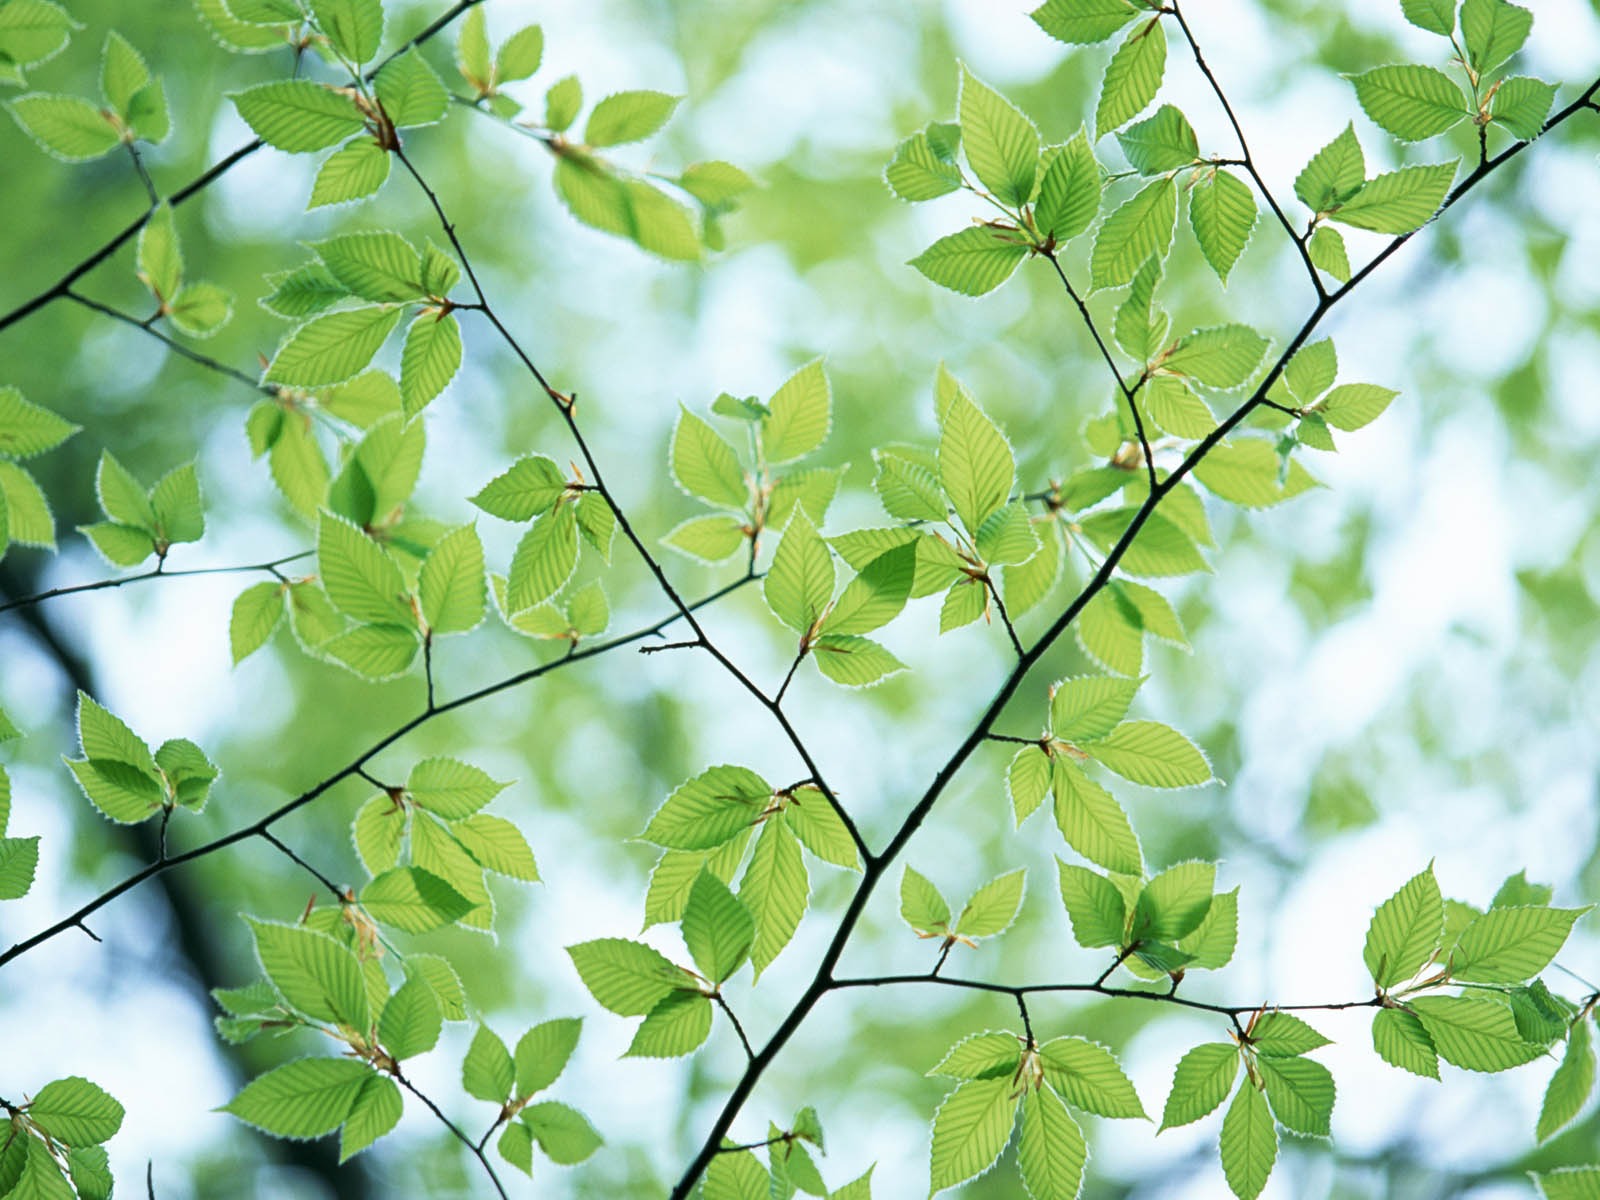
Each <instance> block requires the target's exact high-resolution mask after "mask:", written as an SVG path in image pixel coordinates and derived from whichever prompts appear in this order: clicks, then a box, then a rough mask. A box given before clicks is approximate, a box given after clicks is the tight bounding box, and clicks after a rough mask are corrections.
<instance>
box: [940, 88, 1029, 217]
mask: <svg viewBox="0 0 1600 1200" xmlns="http://www.w3.org/2000/svg"><path fill="white" fill-rule="evenodd" d="M958 107H959V115H960V120H961V136H962V140H963V143H964V145H965V147H966V152H967V161H968V162H969V163H971V164H972V170H973V172H974V173H975V174H976V175H977V176H978V179H979V181H980V182H981V183H982V184H983V185H984V187H986V188H988V189H989V191H990V192H992V193H994V196H995V198H996V199H997V200H999V201H1000V203H1002V204H1009V205H1020V204H1026V203H1027V202H1028V200H1029V199H1031V198H1032V196H1033V184H1034V178H1035V171H1036V170H1037V169H1038V164H1039V131H1038V130H1037V129H1035V128H1034V127H1033V122H1032V121H1030V120H1028V118H1027V117H1026V116H1024V115H1023V114H1022V112H1021V110H1019V109H1018V108H1017V107H1016V106H1015V105H1014V104H1012V103H1011V102H1010V101H1009V100H1007V99H1006V98H1005V97H1004V96H1002V95H1000V93H999V92H996V91H995V90H994V89H993V88H990V87H989V86H988V85H987V84H985V83H984V82H983V81H982V80H980V79H978V78H977V76H975V75H973V73H972V72H971V71H969V70H967V68H966V67H965V66H963V67H962V68H961V95H960V99H959V104H958Z"/></svg>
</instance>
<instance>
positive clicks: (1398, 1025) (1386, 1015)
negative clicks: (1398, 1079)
mask: <svg viewBox="0 0 1600 1200" xmlns="http://www.w3.org/2000/svg"><path fill="white" fill-rule="evenodd" d="M1372 1048H1373V1049H1374V1050H1376V1051H1377V1052H1378V1056H1379V1057H1380V1058H1382V1059H1383V1061H1384V1062H1386V1063H1389V1064H1390V1065H1391V1066H1396V1067H1399V1068H1400V1069H1401V1070H1403V1071H1410V1072H1411V1073H1412V1074H1413V1075H1421V1076H1423V1077H1424V1078H1426V1079H1437V1078H1439V1055H1438V1052H1437V1051H1436V1050H1435V1049H1434V1047H1433V1039H1432V1038H1431V1037H1429V1036H1428V1031H1427V1030H1426V1029H1424V1028H1423V1026H1422V1022H1421V1021H1419V1020H1418V1019H1417V1015H1416V1014H1415V1013H1413V1012H1410V1011H1409V1010H1407V1009H1403V1008H1380V1009H1379V1010H1378V1011H1377V1013H1376V1014H1374V1016H1373V1018H1372Z"/></svg>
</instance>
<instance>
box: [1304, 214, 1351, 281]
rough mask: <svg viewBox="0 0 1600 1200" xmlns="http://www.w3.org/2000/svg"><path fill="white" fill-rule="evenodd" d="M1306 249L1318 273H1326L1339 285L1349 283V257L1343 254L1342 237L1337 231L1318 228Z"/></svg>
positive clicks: (1322, 226) (1325, 227)
mask: <svg viewBox="0 0 1600 1200" xmlns="http://www.w3.org/2000/svg"><path fill="white" fill-rule="evenodd" d="M1307 249H1308V250H1309V251H1310V253H1311V264H1312V265H1313V266H1314V267H1316V268H1317V269H1318V270H1319V271H1326V272H1327V273H1328V274H1329V275H1332V276H1333V277H1334V278H1335V279H1337V280H1338V281H1339V282H1340V283H1349V282H1350V256H1349V255H1348V254H1347V253H1346V252H1345V248H1344V235H1343V234H1341V233H1340V232H1339V231H1338V230H1337V229H1330V228H1329V227H1328V226H1326V225H1321V226H1318V227H1317V231H1316V232H1315V233H1313V234H1312V235H1311V241H1310V242H1309V243H1308V245H1307Z"/></svg>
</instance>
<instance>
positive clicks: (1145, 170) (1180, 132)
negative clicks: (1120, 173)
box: [1117, 104, 1253, 208]
mask: <svg viewBox="0 0 1600 1200" xmlns="http://www.w3.org/2000/svg"><path fill="white" fill-rule="evenodd" d="M1117 141H1118V143H1120V144H1121V146H1122V152H1123V154H1125V155H1127V158H1128V162H1129V163H1131V164H1132V165H1133V168H1134V170H1136V171H1138V172H1139V174H1141V175H1161V174H1164V173H1165V172H1167V171H1175V170H1177V169H1178V168H1180V167H1187V166H1189V165H1190V164H1191V163H1193V162H1194V161H1195V160H1196V159H1197V158H1199V157H1200V143H1199V141H1198V140H1197V139H1196V138H1195V135H1194V127H1193V126H1191V125H1190V124H1189V119H1188V118H1187V117H1185V116H1184V115H1183V113H1182V112H1180V111H1179V110H1178V109H1177V108H1176V107H1174V106H1173V105H1171V104H1163V105H1162V106H1161V107H1160V108H1158V109H1156V111H1155V112H1154V113H1152V114H1151V115H1150V116H1148V117H1146V118H1145V119H1144V120H1143V121H1140V122H1138V123H1137V124H1134V125H1130V126H1128V128H1127V129H1126V130H1124V131H1123V132H1121V133H1119V134H1117ZM1252 208H1253V206H1252Z"/></svg>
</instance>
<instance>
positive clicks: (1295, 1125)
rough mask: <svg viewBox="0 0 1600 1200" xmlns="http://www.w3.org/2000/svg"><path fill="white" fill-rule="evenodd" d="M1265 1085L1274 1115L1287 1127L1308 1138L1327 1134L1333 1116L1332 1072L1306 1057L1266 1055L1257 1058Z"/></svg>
mask: <svg viewBox="0 0 1600 1200" xmlns="http://www.w3.org/2000/svg"><path fill="white" fill-rule="evenodd" d="M1256 1065H1257V1066H1258V1067H1259V1068H1260V1071H1261V1078H1262V1080H1263V1082H1264V1083H1265V1084H1266V1088H1267V1100H1268V1101H1270V1102H1271V1104H1272V1111H1273V1114H1274V1115H1275V1116H1276V1117H1277V1118H1278V1120H1279V1121H1281V1122H1282V1123H1283V1124H1284V1126H1285V1127H1286V1128H1289V1129H1292V1130H1294V1131H1295V1132H1296V1133H1303V1134H1307V1135H1309V1136H1311V1137H1327V1136H1329V1128H1328V1122H1329V1121H1330V1120H1331V1119H1332V1116H1333V1101H1334V1091H1335V1089H1334V1085H1333V1075H1332V1074H1331V1073H1329V1071H1328V1068H1327V1067H1325V1066H1323V1065H1322V1064H1321V1063H1319V1062H1313V1061H1312V1060H1311V1059H1309V1058H1297V1057H1292V1056H1291V1057H1278V1058H1273V1057H1266V1056H1263V1057H1262V1058H1259V1059H1257V1060H1256Z"/></svg>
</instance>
